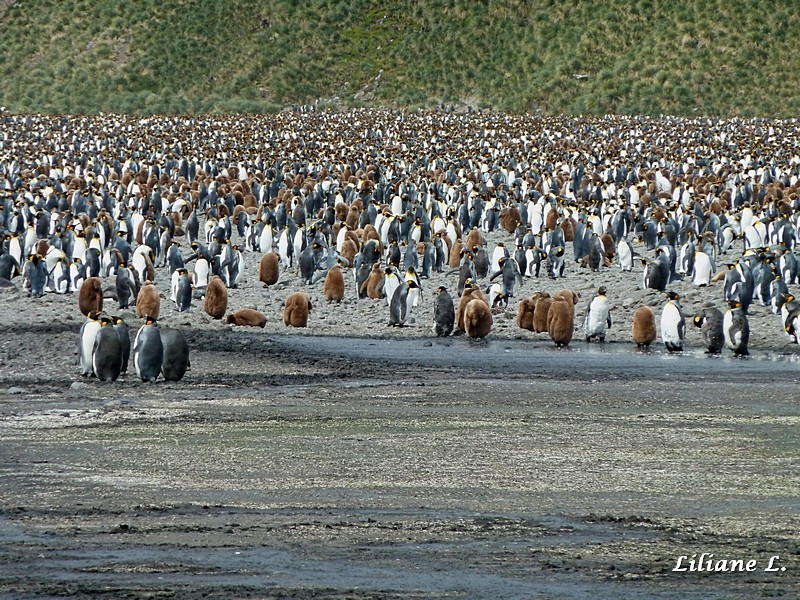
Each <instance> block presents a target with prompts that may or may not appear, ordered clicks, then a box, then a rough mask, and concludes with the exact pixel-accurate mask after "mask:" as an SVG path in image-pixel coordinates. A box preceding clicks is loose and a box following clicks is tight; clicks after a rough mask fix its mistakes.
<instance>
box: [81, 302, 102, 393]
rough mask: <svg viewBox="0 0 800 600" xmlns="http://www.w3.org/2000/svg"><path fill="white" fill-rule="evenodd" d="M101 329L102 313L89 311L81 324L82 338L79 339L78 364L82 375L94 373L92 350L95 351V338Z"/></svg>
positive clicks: (86, 375)
mask: <svg viewBox="0 0 800 600" xmlns="http://www.w3.org/2000/svg"><path fill="white" fill-rule="evenodd" d="M98 331H100V314H99V313H98V312H95V311H89V314H88V315H87V317H86V321H85V322H84V323H83V325H81V332H80V339H79V341H78V364H79V365H80V368H81V375H83V376H84V377H88V376H89V375H93V374H94V371H93V370H92V352H93V351H94V340H95V338H96V337H97V332H98Z"/></svg>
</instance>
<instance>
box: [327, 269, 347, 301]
mask: <svg viewBox="0 0 800 600" xmlns="http://www.w3.org/2000/svg"><path fill="white" fill-rule="evenodd" d="M322 295H323V296H325V299H326V300H327V301H328V303H331V302H336V304H339V303H340V302H341V301H342V298H344V275H343V274H342V269H341V268H340V267H339V265H334V266H333V267H332V268H330V269H329V270H328V274H327V275H326V276H325V284H324V285H323V286H322Z"/></svg>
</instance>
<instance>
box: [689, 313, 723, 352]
mask: <svg viewBox="0 0 800 600" xmlns="http://www.w3.org/2000/svg"><path fill="white" fill-rule="evenodd" d="M692 322H693V323H694V324H695V326H696V327H699V328H700V331H701V332H702V334H703V341H704V342H705V344H706V348H707V350H706V354H719V353H720V352H722V347H723V346H724V345H725V336H724V334H723V332H722V313H721V312H720V311H719V309H717V308H714V307H707V308H704V309H703V312H701V313H700V314H697V315H695V317H694V319H693V320H692Z"/></svg>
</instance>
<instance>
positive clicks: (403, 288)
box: [389, 280, 419, 327]
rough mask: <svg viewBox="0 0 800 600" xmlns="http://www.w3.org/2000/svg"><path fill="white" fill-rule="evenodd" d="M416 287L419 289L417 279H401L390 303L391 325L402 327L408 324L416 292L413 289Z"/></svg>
mask: <svg viewBox="0 0 800 600" xmlns="http://www.w3.org/2000/svg"><path fill="white" fill-rule="evenodd" d="M415 289H419V288H418V286H417V284H416V282H415V281H413V280H412V281H405V280H403V281H400V284H399V285H398V286H397V288H396V289H395V290H394V294H392V300H391V302H390V303H389V325H391V326H394V327H402V326H403V325H405V324H406V321H407V320H408V318H409V317H410V316H411V309H412V307H413V306H414V299H415V298H416V294H414V293H413V290H415Z"/></svg>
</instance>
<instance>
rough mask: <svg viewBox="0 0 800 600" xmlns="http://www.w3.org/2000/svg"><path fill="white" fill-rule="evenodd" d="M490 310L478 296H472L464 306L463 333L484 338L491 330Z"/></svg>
mask: <svg viewBox="0 0 800 600" xmlns="http://www.w3.org/2000/svg"><path fill="white" fill-rule="evenodd" d="M492 323H493V319H492V311H491V310H490V309H489V305H488V304H487V303H486V302H484V301H483V300H482V299H480V298H473V299H472V300H470V301H469V302H468V303H467V306H466V307H465V308H464V333H466V334H467V335H468V336H469V337H471V338H485V337H486V336H487V335H489V332H490V331H491V330H492Z"/></svg>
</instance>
